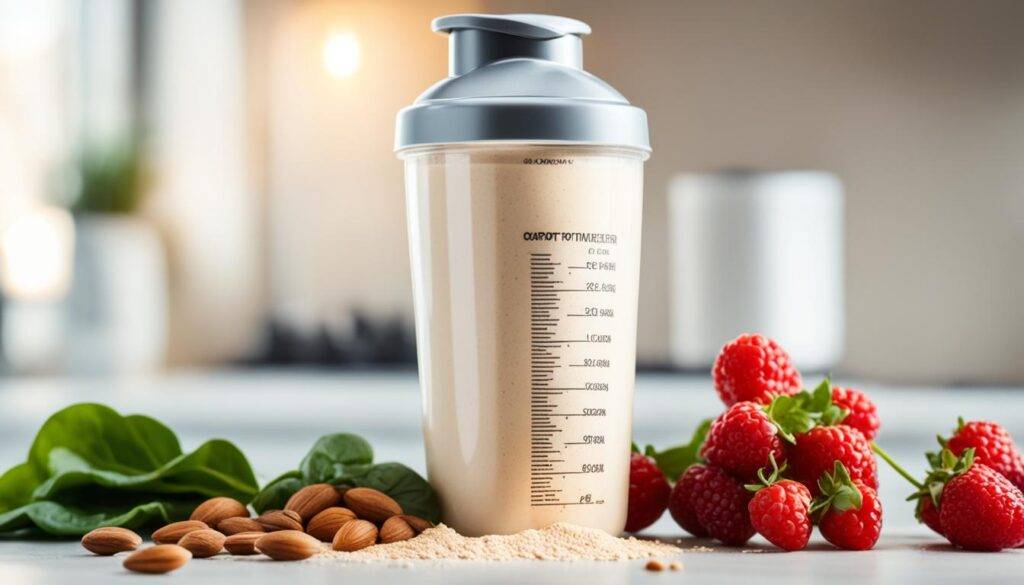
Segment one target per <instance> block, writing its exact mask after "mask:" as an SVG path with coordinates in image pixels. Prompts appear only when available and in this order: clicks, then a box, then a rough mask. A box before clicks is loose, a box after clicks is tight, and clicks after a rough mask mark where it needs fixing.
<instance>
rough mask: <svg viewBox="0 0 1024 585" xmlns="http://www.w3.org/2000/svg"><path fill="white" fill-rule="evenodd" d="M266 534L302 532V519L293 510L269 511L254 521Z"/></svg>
mask: <svg viewBox="0 0 1024 585" xmlns="http://www.w3.org/2000/svg"><path fill="white" fill-rule="evenodd" d="M256 521H257V522H259V523H260V526H262V527H263V530H266V531H267V532H276V531H278V530H299V531H301V530H302V517H301V516H299V515H298V514H297V513H296V512H295V511H294V510H270V511H268V512H264V513H263V514H260V517H259V518H257V519H256Z"/></svg>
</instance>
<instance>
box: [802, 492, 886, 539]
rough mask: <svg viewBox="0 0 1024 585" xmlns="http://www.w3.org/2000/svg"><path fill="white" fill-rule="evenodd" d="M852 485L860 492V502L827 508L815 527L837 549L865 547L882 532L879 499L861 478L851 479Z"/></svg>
mask: <svg viewBox="0 0 1024 585" xmlns="http://www.w3.org/2000/svg"><path fill="white" fill-rule="evenodd" d="M853 486H854V488H855V489H856V490H857V491H859V492H860V500H861V502H860V506H856V507H851V508H848V509H845V510H844V509H841V508H837V507H835V506H833V507H831V508H829V509H828V510H827V511H826V512H825V513H824V514H823V515H822V517H821V520H820V521H819V522H818V530H820V531H821V535H822V536H824V537H825V540H827V541H829V542H831V543H832V544H833V545H835V546H837V547H839V548H841V549H844V550H868V549H870V548H873V547H874V546H875V543H876V542H878V536H879V535H880V534H881V533H882V502H881V501H880V500H879V499H878V494H877V493H876V492H875V490H874V489H872V488H871V487H869V486H867V485H864V483H863V482H861V481H857V480H854V481H853Z"/></svg>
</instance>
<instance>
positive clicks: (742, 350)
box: [711, 334, 801, 406]
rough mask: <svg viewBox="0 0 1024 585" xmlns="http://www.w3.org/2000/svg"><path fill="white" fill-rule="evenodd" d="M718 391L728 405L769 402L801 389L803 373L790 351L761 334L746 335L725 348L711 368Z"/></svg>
mask: <svg viewBox="0 0 1024 585" xmlns="http://www.w3.org/2000/svg"><path fill="white" fill-rule="evenodd" d="M711 373H712V378H713V379H714V383H715V390H716V391H718V396H719V397H720V398H721V399H722V402H724V403H725V405H726V406H732V405H733V404H735V403H737V402H741V401H751V402H757V403H759V404H768V403H769V402H771V400H772V398H773V397H775V396H779V395H791V394H796V393H797V392H799V391H800V386H801V381H800V373H799V372H797V371H796V368H794V367H793V365H792V364H790V361H789V354H787V353H786V351H785V350H784V349H782V348H781V347H780V346H779V344H778V343H776V342H774V341H772V340H771V339H768V338H767V337H764V336H762V335H751V334H744V335H740V336H739V337H737V338H736V339H734V340H732V341H730V342H729V343H727V344H725V346H724V347H722V351H721V352H719V354H718V357H717V358H716V359H715V364H714V366H713V368H712V370H711Z"/></svg>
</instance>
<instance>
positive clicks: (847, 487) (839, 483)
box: [811, 461, 864, 517]
mask: <svg viewBox="0 0 1024 585" xmlns="http://www.w3.org/2000/svg"><path fill="white" fill-rule="evenodd" d="M818 489H819V490H820V491H821V495H820V496H818V498H816V499H815V500H814V502H813V503H812V504H811V513H812V514H819V515H824V514H825V512H827V511H828V510H830V509H835V510H837V511H840V512H844V511H846V510H859V509H860V507H861V505H862V504H863V503H864V495H863V494H862V493H861V492H860V489H858V488H857V486H856V485H854V483H853V480H852V479H850V472H849V471H847V470H846V467H845V466H844V465H843V464H842V463H840V462H839V461H836V463H835V467H834V468H833V470H832V473H828V472H827V471H826V472H825V473H824V474H823V475H822V476H821V479H819V480H818ZM819 517H820V516H819Z"/></svg>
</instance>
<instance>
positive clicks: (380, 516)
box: [344, 487, 402, 524]
mask: <svg viewBox="0 0 1024 585" xmlns="http://www.w3.org/2000/svg"><path fill="white" fill-rule="evenodd" d="M344 498H345V505H346V506H348V508H349V509H350V510H352V511H353V512H355V513H356V516H358V517H359V518H362V519H364V520H369V521H370V522H373V523H375V524H380V523H381V522H383V521H385V520H387V519H388V518H390V517H392V516H398V515H399V514H401V513H402V507H401V506H399V505H398V502H396V501H394V500H393V499H391V498H390V497H389V496H388V495H387V494H385V493H384V492H380V491H377V490H375V489H373V488H366V487H357V488H352V489H350V490H348V491H346V492H345V496H344Z"/></svg>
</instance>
